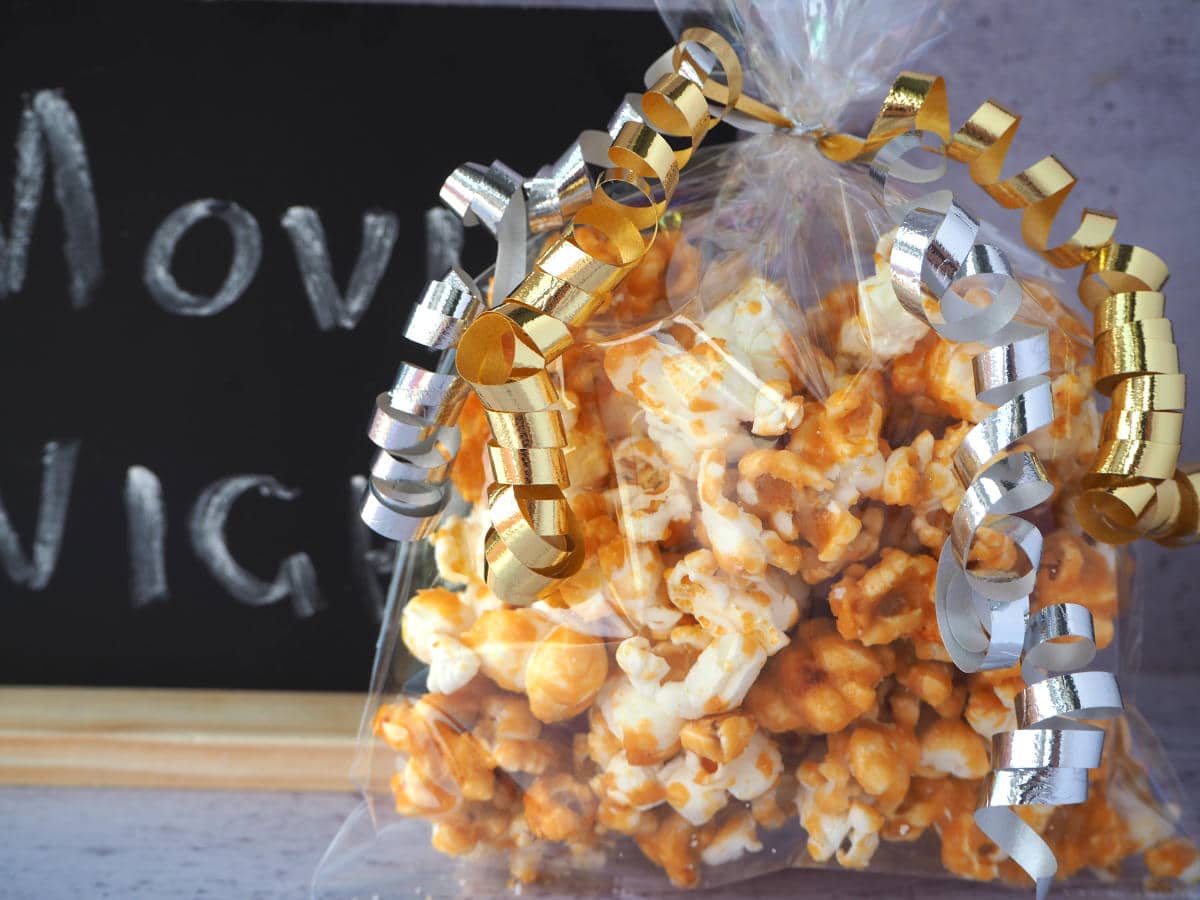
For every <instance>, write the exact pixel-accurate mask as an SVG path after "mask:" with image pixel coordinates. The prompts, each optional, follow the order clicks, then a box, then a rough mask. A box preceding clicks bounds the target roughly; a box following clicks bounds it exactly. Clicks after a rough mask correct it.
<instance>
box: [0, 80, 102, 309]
mask: <svg viewBox="0 0 1200 900" xmlns="http://www.w3.org/2000/svg"><path fill="white" fill-rule="evenodd" d="M16 154H17V160H16V174H15V176H14V178H13V217H12V223H11V224H10V226H9V233H8V236H7V237H5V235H4V233H3V231H2V230H0V298H3V297H7V296H8V295H10V294H15V293H18V292H19V291H20V290H21V288H22V286H23V285H24V283H25V269H26V265H27V262H28V259H29V244H30V241H31V239H32V237H33V224H34V220H35V219H36V218H37V210H38V206H39V205H40V204H41V200H42V190H43V187H44V185H45V182H46V158H47V154H48V155H49V160H50V165H51V166H52V167H53V169H54V199H55V202H56V203H57V204H58V208H59V210H60V211H61V213H62V221H63V234H64V239H63V256H64V257H65V258H66V261H67V271H68V273H69V278H68V284H69V290H70V295H71V304H72V305H73V306H74V307H75V308H76V309H82V308H83V307H85V306H87V305H88V304H89V303H90V302H91V301H92V294H93V291H94V289H95V287H96V285H98V284H99V283H100V280H101V279H102V278H103V276H104V271H103V266H102V263H101V257H100V214H99V212H98V210H97V208H96V195H95V192H94V191H93V189H92V175H91V170H90V169H89V168H88V160H87V152H86V150H85V149H84V145H83V132H82V131H81V130H80V128H79V120H78V119H77V118H76V116H75V113H74V111H73V110H72V109H71V107H70V104H68V103H67V101H66V99H65V98H64V97H63V96H62V94H61V93H59V92H58V91H38V92H37V93H36V94H34V95H33V97H32V99H31V100H28V101H27V102H26V104H25V108H24V109H23V110H22V111H21V123H20V126H19V128H18V130H17V142H16Z"/></svg>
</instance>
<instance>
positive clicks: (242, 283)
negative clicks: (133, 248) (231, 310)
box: [143, 199, 262, 316]
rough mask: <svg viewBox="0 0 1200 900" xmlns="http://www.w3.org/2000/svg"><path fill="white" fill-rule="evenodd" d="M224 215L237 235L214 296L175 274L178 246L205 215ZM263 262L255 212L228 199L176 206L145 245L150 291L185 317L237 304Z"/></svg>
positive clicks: (231, 230) (146, 270)
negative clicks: (191, 286)
mask: <svg viewBox="0 0 1200 900" xmlns="http://www.w3.org/2000/svg"><path fill="white" fill-rule="evenodd" d="M214 218H215V219H220V220H221V221H222V222H224V223H225V224H226V225H227V226H228V227H229V234H230V236H231V237H232V238H233V259H232V260H230V263H229V272H228V273H227V274H226V275H225V281H224V282H223V283H222V284H221V287H220V288H218V290H217V292H216V293H215V294H213V295H212V296H211V297H205V296H203V295H201V294H193V293H192V292H190V291H187V290H184V289H183V288H181V287H180V286H179V283H178V282H177V281H176V280H175V276H174V275H172V274H171V260H172V259H173V258H174V256H175V247H176V246H177V245H178V244H179V241H180V239H181V238H182V237H183V236H184V234H186V233H187V231H188V229H189V228H191V227H192V226H193V225H195V224H196V223H197V222H200V221H203V220H204V219H214ZM261 261H262V232H261V231H259V228H258V222H257V221H256V220H255V218H254V216H252V215H250V213H248V212H246V210H244V209H242V208H241V207H240V206H238V205H237V204H236V203H233V202H231V201H228V200H212V199H204V200H193V201H192V202H191V203H187V204H185V205H183V206H181V207H179V209H177V210H175V211H174V212H173V213H171V214H170V215H169V216H167V217H166V218H165V219H163V221H162V223H161V224H160V225H159V226H158V230H157V231H155V232H154V236H153V237H152V238H151V239H150V246H149V247H147V248H146V264H145V268H144V272H143V280H144V282H145V284H146V290H148V291H149V292H150V296H152V297H153V298H154V299H155V301H156V302H157V303H158V305H159V306H161V307H162V308H163V309H165V310H167V311H168V312H173V313H178V314H179V315H181V316H212V315H216V314H217V313H219V312H220V311H221V310H223V309H225V308H226V307H228V306H230V305H231V304H233V303H234V302H235V301H236V300H237V298H238V297H240V296H242V292H243V291H245V290H246V288H247V287H248V286H249V285H250V282H251V281H252V280H253V279H254V273H255V272H257V271H258V264H259V263H260V262H261Z"/></svg>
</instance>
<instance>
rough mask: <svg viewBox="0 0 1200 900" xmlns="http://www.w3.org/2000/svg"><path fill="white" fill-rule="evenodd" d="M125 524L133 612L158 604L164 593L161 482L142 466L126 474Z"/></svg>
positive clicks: (164, 534)
mask: <svg viewBox="0 0 1200 900" xmlns="http://www.w3.org/2000/svg"><path fill="white" fill-rule="evenodd" d="M125 521H126V525H127V527H128V530H129V594H130V598H131V600H132V602H133V608H134V609H141V608H142V607H145V606H149V605H150V604H151V603H161V602H163V601H165V600H167V599H168V597H169V596H170V595H169V593H168V591H167V567H166V560H165V558H164V556H163V544H164V543H165V541H166V537H167V518H166V504H165V503H164V502H163V492H162V482H160V481H159V480H158V476H157V475H155V474H154V473H153V472H151V471H150V470H149V469H147V468H145V467H144V466H130V467H129V471H128V472H126V473H125Z"/></svg>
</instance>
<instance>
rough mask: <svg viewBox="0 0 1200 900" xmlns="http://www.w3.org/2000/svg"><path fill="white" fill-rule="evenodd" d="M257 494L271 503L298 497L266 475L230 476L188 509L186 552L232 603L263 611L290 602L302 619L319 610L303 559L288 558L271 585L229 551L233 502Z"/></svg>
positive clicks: (311, 570)
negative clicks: (228, 530)
mask: <svg viewBox="0 0 1200 900" xmlns="http://www.w3.org/2000/svg"><path fill="white" fill-rule="evenodd" d="M248 491H257V492H258V493H259V494H260V495H261V496H263V497H269V498H271V499H274V500H294V499H296V497H298V496H299V495H300V492H299V491H297V490H294V489H291V488H286V487H284V486H283V485H282V484H280V483H279V482H278V481H277V480H276V479H274V478H272V477H271V476H269V475H233V476H230V477H228V478H222V479H220V480H219V481H217V482H215V483H213V484H211V485H209V486H208V487H207V488H206V489H205V490H204V491H203V492H202V493H201V494H200V496H199V497H197V498H196V503H195V505H194V506H193V507H192V513H191V516H190V517H189V520H188V530H189V534H190V536H191V540H192V549H193V550H194V551H195V553H196V556H197V557H198V558H199V559H200V561H201V562H202V563H204V565H205V567H206V568H207V569H208V571H209V574H211V575H212V576H213V578H215V579H216V580H217V581H218V582H219V583H220V584H221V586H222V587H224V588H225V590H227V591H228V592H229V594H230V596H232V597H233V598H234V599H235V600H237V601H238V602H239V603H244V604H245V605H247V606H269V605H270V604H272V603H277V602H279V601H280V600H284V599H286V598H289V597H290V598H291V601H292V610H293V611H294V612H295V613H296V615H297V616H300V617H301V618H307V617H308V616H311V615H313V614H314V613H316V612H318V611H320V610H321V609H323V608H324V607H325V604H324V601H323V600H322V599H321V593H320V590H319V589H318V587H317V573H316V569H315V567H314V566H313V563H312V559H310V558H309V556H308V554H307V553H296V554H293V555H291V556H289V557H288V558H287V559H285V560H284V561H283V563H282V564H281V565H280V567H279V571H278V573H277V574H276V576H275V579H274V580H273V581H270V582H268V581H263V580H262V579H261V578H259V577H258V576H257V575H255V574H254V573H253V572H250V571H248V570H247V569H245V568H244V567H243V566H242V565H241V564H240V563H238V561H237V560H235V559H234V558H233V554H232V553H231V552H230V550H229V546H228V544H227V543H226V540H225V523H226V521H227V520H228V518H229V512H230V510H231V509H232V508H233V504H234V503H235V502H236V501H237V499H238V498H239V497H241V496H242V495H243V494H245V493H247V492H248Z"/></svg>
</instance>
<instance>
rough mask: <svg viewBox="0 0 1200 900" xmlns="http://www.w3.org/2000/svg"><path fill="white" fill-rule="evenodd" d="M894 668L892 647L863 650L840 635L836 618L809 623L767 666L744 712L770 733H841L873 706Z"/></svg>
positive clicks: (751, 691) (861, 646)
mask: <svg viewBox="0 0 1200 900" xmlns="http://www.w3.org/2000/svg"><path fill="white" fill-rule="evenodd" d="M894 666H895V656H894V654H893V653H892V651H891V650H890V648H886V647H879V648H875V647H865V646H863V645H862V644H860V643H858V642H857V641H849V640H846V639H845V638H842V637H841V636H839V635H838V634H837V633H836V632H835V630H834V623H833V621H832V620H830V619H810V620H809V621H807V622H803V623H801V625H800V627H799V628H798V629H797V630H796V635H795V637H793V639H792V642H791V643H790V644H789V645H788V646H787V647H785V648H784V649H783V650H781V651H780V652H779V653H777V654H776V655H775V656H774V657H772V658H771V660H770V662H768V663H767V666H766V668H765V669H764V671H763V673H762V675H761V677H760V678H759V679H758V681H757V682H755V684H754V686H753V687H752V688H751V689H750V693H749V694H748V695H747V697H746V708H747V710H748V711H749V712H750V714H751V715H752V716H754V718H755V719H756V720H757V721H758V723H759V724H760V725H761V726H763V727H764V728H766V729H767V730H769V731H774V732H780V731H792V730H797V729H799V730H803V731H809V732H816V733H821V734H828V733H830V732H835V731H841V730H842V729H843V728H845V727H846V726H847V725H849V724H850V723H851V722H853V721H854V720H855V719H857V718H858V717H859V716H861V715H862V714H863V713H865V712H867V711H868V710H870V709H871V708H872V707H873V706H874V705H875V700H876V696H875V688H876V687H877V686H878V684H879V682H880V681H882V680H883V679H884V677H886V676H887V675H888V674H890V673H891V671H892V669H893V668H894Z"/></svg>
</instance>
